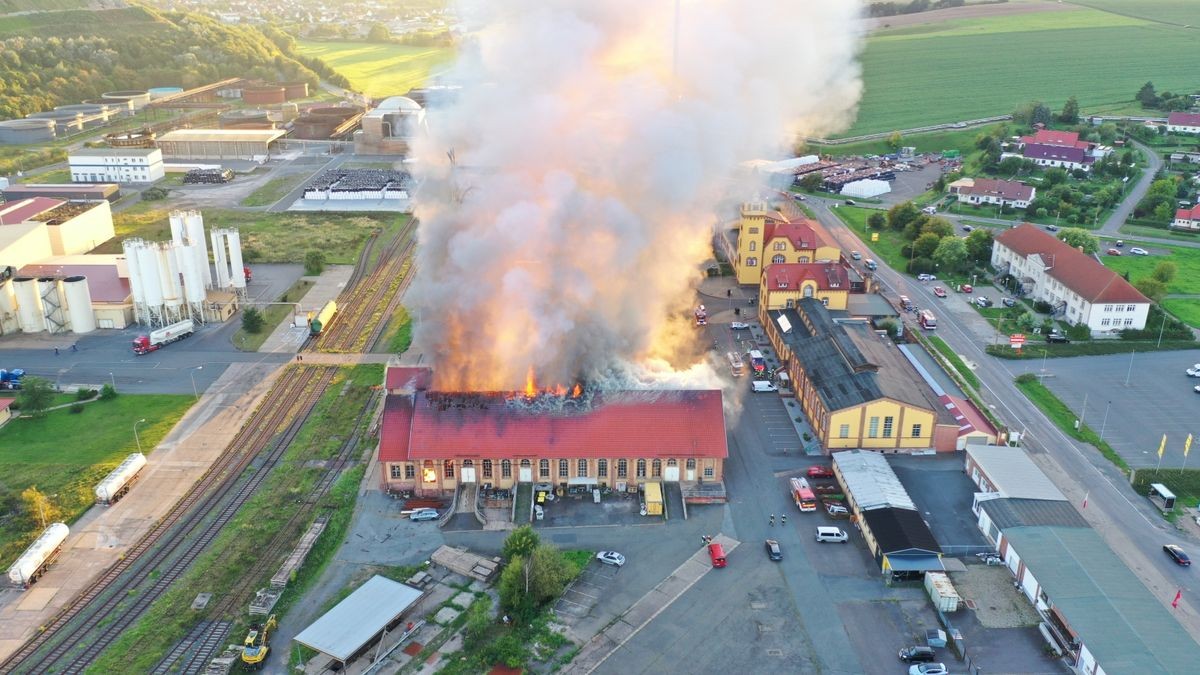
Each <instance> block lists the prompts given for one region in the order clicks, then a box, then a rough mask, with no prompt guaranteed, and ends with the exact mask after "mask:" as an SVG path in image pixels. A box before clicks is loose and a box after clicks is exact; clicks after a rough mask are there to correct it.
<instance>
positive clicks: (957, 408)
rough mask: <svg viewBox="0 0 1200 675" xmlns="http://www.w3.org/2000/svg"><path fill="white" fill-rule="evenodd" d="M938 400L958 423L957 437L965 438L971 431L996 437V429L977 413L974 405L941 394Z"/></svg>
mask: <svg viewBox="0 0 1200 675" xmlns="http://www.w3.org/2000/svg"><path fill="white" fill-rule="evenodd" d="M938 400H939V401H941V402H942V405H944V406H946V410H947V411H949V412H950V414H951V415H952V416H953V417H954V420H955V421H956V422H957V423H958V435H959V436H966V435H967V434H969V433H971V432H973V431H978V432H981V433H985V434H989V435H991V436H995V435H997V433H998V432H997V431H996V428H995V427H993V426H992V425H991V423H990V422H988V420H987V418H986V417H984V415H983V413H982V412H980V411H979V408H977V407H975V404H974V403H972V402H970V401H968V400H967V399H965V398H958V397H957V396H950V395H949V394H942V395H941V396H939V397H938Z"/></svg>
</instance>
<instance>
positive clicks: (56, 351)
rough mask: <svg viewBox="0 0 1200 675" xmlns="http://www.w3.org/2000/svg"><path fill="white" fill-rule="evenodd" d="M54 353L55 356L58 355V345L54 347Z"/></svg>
mask: <svg viewBox="0 0 1200 675" xmlns="http://www.w3.org/2000/svg"><path fill="white" fill-rule="evenodd" d="M54 355H55V356H58V347H55V348H54Z"/></svg>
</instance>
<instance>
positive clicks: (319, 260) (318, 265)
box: [304, 250, 325, 277]
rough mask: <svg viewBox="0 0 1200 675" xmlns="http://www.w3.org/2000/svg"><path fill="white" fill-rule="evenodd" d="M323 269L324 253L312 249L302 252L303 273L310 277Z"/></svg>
mask: <svg viewBox="0 0 1200 675" xmlns="http://www.w3.org/2000/svg"><path fill="white" fill-rule="evenodd" d="M324 271H325V254H324V253H323V252H321V251H317V250H312V251H308V252H307V253H305V254H304V273H305V274H307V275H308V276H310V277H315V276H317V275H318V274H320V273H321V272H324Z"/></svg>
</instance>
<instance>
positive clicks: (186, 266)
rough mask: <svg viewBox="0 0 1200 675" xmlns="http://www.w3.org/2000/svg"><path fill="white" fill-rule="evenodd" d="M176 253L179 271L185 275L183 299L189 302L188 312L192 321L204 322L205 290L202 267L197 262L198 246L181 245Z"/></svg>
mask: <svg viewBox="0 0 1200 675" xmlns="http://www.w3.org/2000/svg"><path fill="white" fill-rule="evenodd" d="M175 253H176V255H177V256H178V258H179V271H180V273H181V274H182V275H183V299H184V300H185V301H186V302H187V314H188V316H189V317H190V318H191V319H192V321H196V322H203V321H204V298H205V290H204V280H203V279H202V278H201V277H200V268H199V266H197V264H196V257H197V256H196V246H195V245H194V244H188V245H187V246H179V247H176V249H175Z"/></svg>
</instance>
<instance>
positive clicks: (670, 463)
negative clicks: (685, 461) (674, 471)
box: [667, 457, 679, 466]
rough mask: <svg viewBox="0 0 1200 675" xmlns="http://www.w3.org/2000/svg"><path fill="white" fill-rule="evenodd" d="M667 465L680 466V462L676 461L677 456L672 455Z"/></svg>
mask: <svg viewBox="0 0 1200 675" xmlns="http://www.w3.org/2000/svg"><path fill="white" fill-rule="evenodd" d="M667 466H679V462H677V461H675V458H674V457H672V458H671V459H668V460H667Z"/></svg>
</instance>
